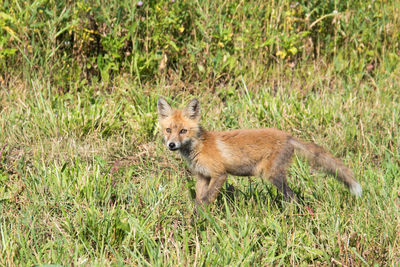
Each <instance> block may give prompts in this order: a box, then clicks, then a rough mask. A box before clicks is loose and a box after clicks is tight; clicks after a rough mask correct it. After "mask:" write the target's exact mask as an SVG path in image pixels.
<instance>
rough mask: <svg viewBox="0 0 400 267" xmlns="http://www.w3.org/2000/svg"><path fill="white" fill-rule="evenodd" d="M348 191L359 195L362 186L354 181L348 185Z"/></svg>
mask: <svg viewBox="0 0 400 267" xmlns="http://www.w3.org/2000/svg"><path fill="white" fill-rule="evenodd" d="M350 192H351V193H353V194H354V195H355V196H357V197H361V195H362V188H361V185H360V184H359V183H355V184H353V185H351V186H350Z"/></svg>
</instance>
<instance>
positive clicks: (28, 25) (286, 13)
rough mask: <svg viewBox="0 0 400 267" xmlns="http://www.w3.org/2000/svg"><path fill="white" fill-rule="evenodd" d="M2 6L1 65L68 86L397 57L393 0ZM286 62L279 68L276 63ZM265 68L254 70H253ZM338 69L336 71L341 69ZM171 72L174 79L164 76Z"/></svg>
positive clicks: (219, 76)
mask: <svg viewBox="0 0 400 267" xmlns="http://www.w3.org/2000/svg"><path fill="white" fill-rule="evenodd" d="M140 3H141V5H139V2H131V1H111V2H110V1H102V0H96V1H95V0H91V1H83V0H79V1H72V2H71V1H24V2H23V3H22V2H21V1H12V2H8V1H5V2H4V3H3V6H2V7H0V31H1V33H2V34H1V39H0V48H1V49H0V65H1V66H2V68H3V70H7V71H10V70H11V69H9V68H6V62H7V66H10V67H11V66H12V67H13V68H14V69H13V72H15V73H16V74H18V73H19V72H21V71H22V72H23V73H24V75H25V77H29V76H30V75H31V73H30V72H28V70H29V69H36V70H37V71H39V72H40V73H44V74H50V76H51V78H52V80H51V82H52V83H53V85H54V86H55V87H58V88H63V90H68V89H70V88H82V86H84V85H85V84H88V83H92V82H93V81H94V82H98V81H101V82H102V84H103V86H105V87H109V86H110V82H111V81H112V80H113V78H114V77H115V76H117V75H118V74H119V73H121V72H122V73H129V74H130V75H133V77H135V80H136V81H137V82H149V81H150V82H152V81H153V78H154V77H159V76H165V74H168V75H169V76H167V77H169V78H170V79H173V78H174V77H175V76H174V75H172V73H180V75H181V76H182V77H181V79H183V80H185V81H190V80H192V81H196V80H199V79H203V80H207V81H208V80H210V81H209V83H211V84H215V83H221V82H226V81H227V80H228V79H229V78H235V77H237V76H238V75H240V74H243V73H246V71H247V70H248V69H249V68H250V67H251V66H252V65H254V61H255V60H257V62H258V63H260V64H262V65H263V66H265V67H264V69H265V68H267V67H268V66H271V64H275V63H279V62H283V63H285V62H286V63H289V64H288V66H286V67H289V68H290V66H292V65H293V64H297V62H298V61H301V62H309V61H311V60H318V59H320V58H322V57H323V58H324V60H329V61H332V60H335V58H336V57H337V56H339V57H342V58H344V59H345V60H348V58H349V57H352V56H353V54H354V55H355V56H356V57H358V58H359V59H360V64H359V65H358V66H350V67H351V68H352V67H355V68H359V69H360V68H361V69H366V68H367V67H368V68H369V69H372V70H375V69H376V67H377V66H378V65H380V64H381V63H382V62H384V61H385V60H387V59H385V58H383V55H384V54H387V55H388V56H390V60H392V61H394V60H398V55H397V54H396V53H395V51H396V49H397V45H398V40H399V30H398V29H399V28H400V25H399V24H398V23H399V22H398V19H397V13H396V10H397V9H398V6H397V4H396V2H393V3H387V4H383V2H380V1H374V2H371V3H366V2H365V1H353V2H344V1H299V2H293V3H292V2H288V1H286V0H282V1H278V2H274V1H272V2H264V1H250V2H239V1H235V0H230V1H225V2H224V4H221V3H219V2H218V1H205V0H204V1H200V2H195V1H171V0H163V1H143V2H140ZM284 66H285V65H284ZM262 71H265V70H262V69H261V70H260V72H262ZM339 73H340V72H339ZM171 75H172V76H171Z"/></svg>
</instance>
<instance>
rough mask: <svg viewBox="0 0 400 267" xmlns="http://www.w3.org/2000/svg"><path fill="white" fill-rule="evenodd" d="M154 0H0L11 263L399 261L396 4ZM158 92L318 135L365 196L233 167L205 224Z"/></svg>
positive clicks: (1, 242)
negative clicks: (290, 194) (165, 134)
mask: <svg viewBox="0 0 400 267" xmlns="http://www.w3.org/2000/svg"><path fill="white" fill-rule="evenodd" d="M88 2H89V3H88ZM117 2H118V3H117ZM143 2H145V3H144V6H143V8H142V9H141V8H139V7H137V6H136V5H132V3H131V1H115V2H112V3H111V4H107V5H106V3H105V2H103V1H75V2H74V3H70V2H66V3H64V4H65V5H61V6H62V8H61V7H60V6H57V3H53V2H52V1H48V2H46V1H31V2H29V1H27V2H26V3H25V2H24V3H23V2H21V1H14V2H10V3H9V2H7V1H5V2H4V3H3V4H2V7H1V8H0V33H1V35H0V86H1V87H0V214H1V215H0V265H1V266H33V265H45V264H61V265H74V266H81V265H82V266H109V265H113V266H122V265H128V266H132V265H133V266H136V265H140V266H143V265H144V266H164V265H166V266H176V265H184V266H203V265H204V266H238V265H243V266H247V265H256V266H271V265H277V264H279V265H328V264H334V265H344V266H357V265H378V266H380V265H389V266H396V265H398V264H399V263H400V179H399V177H400V152H399V149H398V148H399V147H400V137H399V136H400V104H399V103H400V78H399V77H400V65H399V64H398V62H399V57H398V53H397V51H398V40H399V39H398V38H399V30H398V29H400V19H399V18H400V17H399V15H398V14H400V13H399V12H398V11H399V4H398V2H396V1H393V2H388V3H386V2H385V3H384V2H379V1H375V2H373V3H370V4H369V3H364V2H360V3H358V4H347V2H343V3H342V2H339V1H331V2H326V3H327V4H324V3H325V2H323V3H320V2H318V1H307V2H302V1H300V3H299V5H298V6H296V5H294V6H292V4H293V3H291V2H288V1H284V0H282V1H270V2H269V3H264V1H252V2H249V3H247V2H246V1H245V2H243V1H242V2H238V1H233V0H232V1H225V2H223V3H222V2H214V1H176V2H177V3H178V4H177V5H175V6H174V5H173V4H172V2H171V1H160V2H156V1H154V2H151V3H150V2H149V3H150V4H149V5H147V6H146V3H147V2H146V1H143ZM64 6H65V10H64ZM88 8H90V10H89V11H88ZM63 10H64V11H63ZM334 10H338V14H339V15H335V16H336V17H335V16H334V15H333V14H336V13H333V11H334ZM325 15H327V17H324V16H325ZM320 18H322V19H321V20H319V21H318V19H320ZM314 22H315V23H314ZM135 23H136V24H135ZM77 25H81V27H77ZM94 25H97V26H96V27H98V28H97V31H98V32H97V33H90V31H91V30H93V27H95V26H94ZM182 25H183V26H184V27H185V30H184V31H183V33H182V32H181V31H180V27H181V26H182ZM311 25H313V26H312V27H311ZM164 33H165V34H164ZM91 38H94V39H91ZM95 38H100V39H99V42H100V48H99V50H93V47H94V46H93V45H94V43H93V42H95V41H96V39H95ZM65 41H70V42H72V41H73V42H74V43H73V44H71V47H67V46H68V42H67V43H65ZM166 44H168V46H166ZM121 46H122V47H121ZM294 48H295V49H294ZM279 51H281V52H279ZM295 51H297V52H296V53H295ZM285 53H286V55H285ZM164 56H167V58H168V61H167V63H165V62H163V58H165V57H164ZM164 63H165V65H164V66H163V64H164ZM89 65H90V67H89ZM159 95H163V96H165V97H166V98H167V99H168V100H170V101H171V102H172V103H173V104H174V106H182V105H184V104H185V103H188V101H189V100H190V99H191V98H193V97H197V98H198V99H199V100H200V102H201V105H202V106H201V108H202V124H203V126H204V127H205V128H207V129H215V130H227V129H237V128H262V127H276V128H279V129H282V130H285V131H288V132H290V133H291V134H292V135H294V136H296V137H299V138H302V139H304V140H308V141H313V142H315V143H317V144H320V145H322V146H324V147H325V148H326V149H327V150H329V151H331V152H332V153H333V154H334V155H335V156H337V157H340V158H341V159H343V161H344V162H345V163H346V164H347V165H348V166H349V167H351V168H352V169H353V170H354V172H355V175H356V177H357V179H358V181H359V182H360V184H361V185H362V187H363V189H364V192H363V196H362V197H361V198H355V197H353V196H352V195H351V194H350V193H349V192H348V190H347V189H346V188H345V187H344V186H343V185H342V184H340V183H338V182H337V181H336V180H335V179H334V177H332V176H329V175H326V174H324V173H322V172H320V171H314V170H312V169H311V168H310V166H309V164H308V163H307V162H306V161H304V160H303V159H301V158H294V159H293V166H292V167H291V169H290V177H289V183H290V186H291V187H292V188H293V190H294V191H295V192H296V193H297V195H298V196H299V198H300V199H301V202H300V204H298V205H297V204H288V203H283V201H282V196H281V195H280V194H279V193H278V192H277V191H276V189H275V188H274V187H273V186H272V185H271V184H269V183H268V182H267V181H263V180H261V179H260V178H257V177H251V178H238V177H233V176H230V177H229V178H228V183H227V185H226V186H225V187H224V189H223V191H222V193H221V194H220V196H219V197H218V199H217V201H216V202H215V203H214V204H213V205H211V206H210V207H209V208H208V209H207V210H206V211H204V212H203V214H202V215H201V216H200V218H199V219H198V221H197V222H196V223H195V224H194V225H192V224H191V216H192V213H193V209H194V200H193V198H194V184H195V181H194V177H192V176H191V174H190V171H189V170H188V167H187V164H186V163H185V162H184V161H183V160H182V159H181V158H180V156H179V155H178V154H177V153H173V152H170V151H168V150H167V149H166V148H165V146H164V145H163V143H162V140H161V136H160V134H159V128H158V126H157V113H156V101H157V97H158V96H159Z"/></svg>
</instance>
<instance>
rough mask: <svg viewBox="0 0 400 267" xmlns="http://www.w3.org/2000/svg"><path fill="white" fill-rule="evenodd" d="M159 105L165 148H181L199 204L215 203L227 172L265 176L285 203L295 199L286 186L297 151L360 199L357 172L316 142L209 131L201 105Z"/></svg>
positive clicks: (279, 134) (269, 132) (271, 133)
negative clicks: (194, 177)
mask: <svg viewBox="0 0 400 267" xmlns="http://www.w3.org/2000/svg"><path fill="white" fill-rule="evenodd" d="M157 103H158V113H159V120H160V124H161V128H162V131H163V135H164V140H165V142H166V144H167V146H168V147H169V148H170V149H171V150H178V151H179V152H180V153H181V154H182V156H183V157H184V158H185V159H186V160H187V161H188V162H189V165H190V168H191V169H192V171H193V172H194V173H195V174H196V175H197V184H196V203H197V204H208V203H210V202H212V201H214V200H215V198H216V197H217V195H218V192H219V190H220V189H221V187H222V185H223V184H224V182H225V180H226V177H227V174H232V175H236V176H261V177H263V178H266V179H268V180H269V181H271V182H272V183H273V184H274V185H275V186H276V187H277V188H278V189H279V190H280V191H281V192H282V193H283V194H284V197H285V199H287V200H288V201H291V200H295V201H297V197H296V195H295V194H294V193H293V191H292V190H291V189H290V188H289V186H288V184H287V182H286V173H287V169H288V167H289V165H290V163H291V158H292V155H293V152H294V151H297V152H299V153H301V154H303V155H305V156H306V157H307V158H308V159H309V160H310V161H311V162H312V163H314V164H315V165H318V166H321V167H323V168H325V169H326V170H327V171H328V172H330V173H332V174H333V175H336V176H337V178H338V179H339V180H340V181H342V182H343V183H344V184H345V185H347V186H348V187H349V188H350V190H351V191H352V192H353V193H354V194H356V195H358V196H359V195H361V191H362V190H361V186H360V185H359V184H358V183H357V181H356V180H355V179H354V174H353V172H352V171H351V170H350V169H349V168H347V167H346V166H345V165H344V164H343V163H342V162H341V161H340V160H339V159H337V158H334V157H333V156H332V155H331V154H330V153H328V152H326V151H325V150H323V149H322V148H321V147H319V146H317V145H315V144H313V143H305V142H303V141H300V140H297V139H296V138H294V137H292V136H291V135H290V134H288V133H286V132H283V131H280V130H277V129H273V128H269V129H251V130H233V131H225V132H212V131H206V130H204V129H203V128H202V127H201V126H200V123H199V121H200V104H199V102H198V101H197V100H196V99H194V100H192V101H191V102H190V103H189V105H188V106H187V107H186V108H185V109H183V110H179V109H178V110H176V109H172V108H171V107H170V105H169V104H168V103H167V101H166V100H165V99H164V98H162V97H160V98H159V100H158V102H157Z"/></svg>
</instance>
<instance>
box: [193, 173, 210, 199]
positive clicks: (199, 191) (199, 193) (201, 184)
mask: <svg viewBox="0 0 400 267" xmlns="http://www.w3.org/2000/svg"><path fill="white" fill-rule="evenodd" d="M209 184H210V178H208V177H205V176H203V175H200V174H199V175H197V181H196V206H198V205H201V204H202V197H203V196H204V195H205V193H206V192H207V190H208V185H209Z"/></svg>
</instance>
